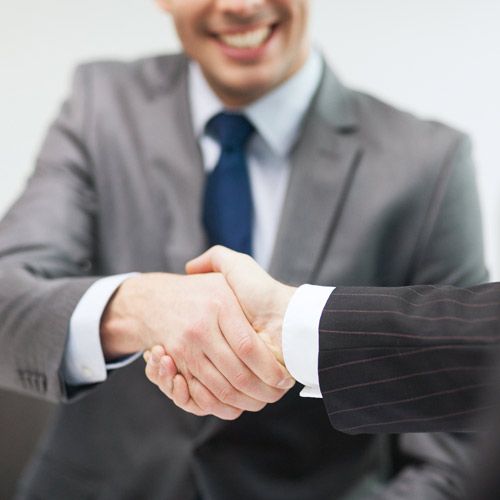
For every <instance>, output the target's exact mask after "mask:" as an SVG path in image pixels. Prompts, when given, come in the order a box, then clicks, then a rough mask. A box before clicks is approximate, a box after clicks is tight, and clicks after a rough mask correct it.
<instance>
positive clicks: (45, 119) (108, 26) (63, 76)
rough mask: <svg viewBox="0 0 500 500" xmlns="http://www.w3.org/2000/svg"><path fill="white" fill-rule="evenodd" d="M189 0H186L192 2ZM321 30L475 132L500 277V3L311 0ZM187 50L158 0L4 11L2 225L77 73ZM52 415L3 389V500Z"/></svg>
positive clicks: (0, 49) (345, 65) (370, 78)
mask: <svg viewBox="0 0 500 500" xmlns="http://www.w3.org/2000/svg"><path fill="white" fill-rule="evenodd" d="M186 1H189V0H186ZM311 5H312V11H313V16H312V33H313V36H314V39H315V40H316V43H317V46H318V47H319V48H320V49H321V50H322V51H323V53H324V54H325V56H326V57H327V59H328V60H329V61H330V62H331V64H332V65H333V67H334V68H335V69H336V71H337V73H338V75H339V76H340V77H341V79H342V80H343V81H344V82H345V83H347V84H349V85H351V86H354V87H356V88H359V89H362V90H365V91H367V92H369V93H372V94H374V95H376V96H378V97H380V98H382V99H385V100H387V101H389V102H391V103H393V104H395V105H397V106H399V107H401V108H404V109H407V110H409V111H411V112H413V113H416V114H418V115H420V116H423V117H427V118H433V119H437V120H440V121H444V122H446V123H448V124H450V125H452V126H455V127H458V128H460V129H461V130H463V131H465V132H467V133H468V134H470V135H471V137H472V139H473V143H474V145H475V159H476V164H477V175H478V182H479V190H480V195H481V202H482V208H483V216H484V229H485V241H486V258H487V261H488V264H489V268H490V272H491V277H492V279H495V280H498V279H500V196H499V194H500V168H499V165H500V150H499V147H498V144H499V143H500V97H499V92H500V90H499V89H500V30H499V29H498V26H499V22H500V2H499V1H498V0H419V1H418V2H417V1H415V2H402V1H401V0H311ZM178 47H179V45H178V42H177V40H176V36H175V33H174V30H173V28H172V25H171V23H170V21H169V19H168V18H167V17H166V16H165V15H164V14H162V13H160V11H159V10H158V9H157V8H156V6H155V3H154V1H153V0H127V1H126V2H123V1H119V0H85V2H77V1H75V0H43V1H42V2H41V1H40V0H17V1H16V2H6V1H3V2H1V4H0V61H1V68H2V69H1V73H0V74H1V77H0V144H1V147H0V216H1V215H2V214H3V213H4V212H5V211H6V210H7V208H8V206H9V205H10V204H11V203H12V202H13V201H14V199H15V198H16V197H17V196H18V194H19V192H20V191H21V189H22V188H23V185H24V183H25V181H26V178H27V176H28V175H29V173H30V171H31V169H32V167H33V163H34V159H35V156H36V153H37V150H38V148H39V146H40V143H41V141H42V139H43V136H44V132H45V130H46V128H47V126H48V125H49V123H50V121H51V120H52V118H53V117H54V116H55V114H56V112H57V110H58V107H59V105H60V103H61V101H62V100H63V99H64V96H65V94H66V92H67V89H68V85H69V81H70V78H71V74H72V69H73V68H74V66H75V64H77V63H78V62H81V61H88V60H92V59H109V58H120V59H133V58H136V57H140V56H142V55H149V54H157V53H162V52H170V51H175V50H177V49H178ZM52 410H53V408H52V407H51V405H49V404H46V403H42V402H38V401H34V400H29V399H26V398H24V397H22V396H18V395H14V394H11V393H7V392H2V391H0V450H2V451H3V453H1V454H0V498H1V499H6V500H8V499H9V498H11V494H12V488H13V482H14V481H15V478H16V477H17V475H18V474H19V471H20V470H21V469H22V467H23V465H24V464H25V461H26V459H27V456H28V455H29V453H30V450H31V449H32V447H33V445H34V442H35V441H36V439H37V436H38V434H39V432H40V429H42V428H43V426H44V424H45V422H46V419H47V418H48V416H49V415H50V413H51V411H52Z"/></svg>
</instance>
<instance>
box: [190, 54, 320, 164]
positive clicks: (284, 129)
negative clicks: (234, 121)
mask: <svg viewBox="0 0 500 500" xmlns="http://www.w3.org/2000/svg"><path fill="white" fill-rule="evenodd" d="M322 71H323V62H322V59H321V56H320V55H319V53H318V52H317V51H316V50H312V51H311V54H310V56H309V58H308V59H307V61H306V63H305V64H304V66H303V67H302V68H301V69H300V70H299V71H298V72H297V73H296V74H295V75H293V76H292V77H291V78H289V79H288V80H287V81H286V82H284V83H283V84H281V85H280V86H279V87H277V88H276V89H274V90H273V91H271V92H269V93H268V94H266V95H265V96H263V97H261V98H260V99H258V100H257V101H255V102H254V103H252V104H250V105H249V106H247V107H245V108H243V109H242V112H243V113H244V114H245V115H246V116H247V118H248V119H249V120H250V121H251V122H252V123H253V125H254V126H255V128H256V129H257V130H258V132H259V134H260V136H261V137H262V138H263V139H264V140H265V141H266V142H267V143H268V145H269V146H270V147H271V149H272V150H273V151H274V152H275V153H276V154H277V155H279V156H283V157H284V156H287V155H288V154H289V152H290V150H291V148H292V146H293V144H294V143H295V140H296V138H297V135H298V133H299V129H300V125H301V123H302V119H303V118H304V116H305V114H306V112H307V110H308V108H309V106H310V104H311V101H312V98H313V96H314V94H315V93H316V90H317V89H318V86H319V83H320V80H321V75H322ZM188 81H189V99H190V102H191V118H192V122H193V127H194V132H195V135H196V137H197V138H200V137H202V135H203V134H204V132H205V126H206V124H207V123H208V121H209V120H210V119H211V118H212V117H213V116H215V115H216V114H217V113H220V112H221V111H223V110H224V105H223V104H222V102H221V101H220V99H219V98H218V97H217V96H216V95H215V93H214V92H213V90H212V89H211V88H210V86H209V85H208V83H207V81H206V79H205V77H204V76H203V73H202V71H201V68H200V66H199V65H198V63H196V62H194V61H191V62H190V64H189V78H188Z"/></svg>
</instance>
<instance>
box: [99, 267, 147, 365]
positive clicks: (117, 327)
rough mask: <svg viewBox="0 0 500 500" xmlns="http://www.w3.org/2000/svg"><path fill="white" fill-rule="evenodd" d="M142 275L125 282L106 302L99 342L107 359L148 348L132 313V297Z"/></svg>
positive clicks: (134, 307) (134, 304) (134, 301)
mask: <svg viewBox="0 0 500 500" xmlns="http://www.w3.org/2000/svg"><path fill="white" fill-rule="evenodd" d="M142 279H143V275H139V276H133V277H131V278H128V279H126V280H125V281H124V282H123V283H122V284H121V285H120V286H119V287H118V288H117V290H116V291H115V293H114V294H113V295H112V297H111V299H110V300H109V302H108V304H107V306H106V308H105V310H104V312H103V315H102V317H101V324H100V339H101V346H102V350H103V353H104V357H105V358H106V359H107V360H109V359H113V358H117V357H121V356H125V355H127V354H132V353H135V352H139V351H142V350H144V349H145V348H146V347H147V345H146V343H145V342H144V341H143V339H142V336H141V335H140V333H139V332H141V331H143V329H142V328H141V327H140V325H139V324H138V319H137V315H136V314H134V310H135V309H136V307H137V302H136V300H135V297H136V296H137V290H138V289H140V283H141V281H142Z"/></svg>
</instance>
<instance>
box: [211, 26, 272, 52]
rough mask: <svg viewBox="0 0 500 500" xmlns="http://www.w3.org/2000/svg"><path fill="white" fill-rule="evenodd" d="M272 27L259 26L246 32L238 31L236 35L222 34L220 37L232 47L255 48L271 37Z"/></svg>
mask: <svg viewBox="0 0 500 500" xmlns="http://www.w3.org/2000/svg"><path fill="white" fill-rule="evenodd" d="M270 34H271V28H270V27H269V26H267V27H264V28H258V29H256V30H253V31H247V32H246V33H238V34H235V35H220V39H221V40H222V41H223V42H224V43H225V44H226V45H229V46H230V47H234V48H237V49H254V48H256V47H258V46H259V45H262V43H263V42H264V41H265V40H266V39H267V38H268V37H269V35H270Z"/></svg>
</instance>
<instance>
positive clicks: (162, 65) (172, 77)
mask: <svg viewBox="0 0 500 500" xmlns="http://www.w3.org/2000/svg"><path fill="white" fill-rule="evenodd" d="M186 64H187V58H186V57H185V56H184V54H181V53H179V54H170V55H157V56H151V57H144V58H140V59H136V60H132V61H125V60H98V61H90V62H84V63H81V64H79V65H78V66H77V67H76V70H75V79H79V80H83V81H84V82H85V84H86V85H87V86H89V87H90V89H91V90H92V93H93V94H94V95H100V94H101V93H103V92H104V93H105V92H106V89H112V90H114V91H117V90H121V91H133V92H137V91H140V92H143V93H146V94H148V93H151V92H154V91H155V90H156V89H158V88H159V87H162V88H166V87H168V86H169V85H172V84H173V83H174V82H175V81H176V79H177V77H178V76H179V75H180V74H181V73H182V70H183V69H184V67H185V66H186Z"/></svg>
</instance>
